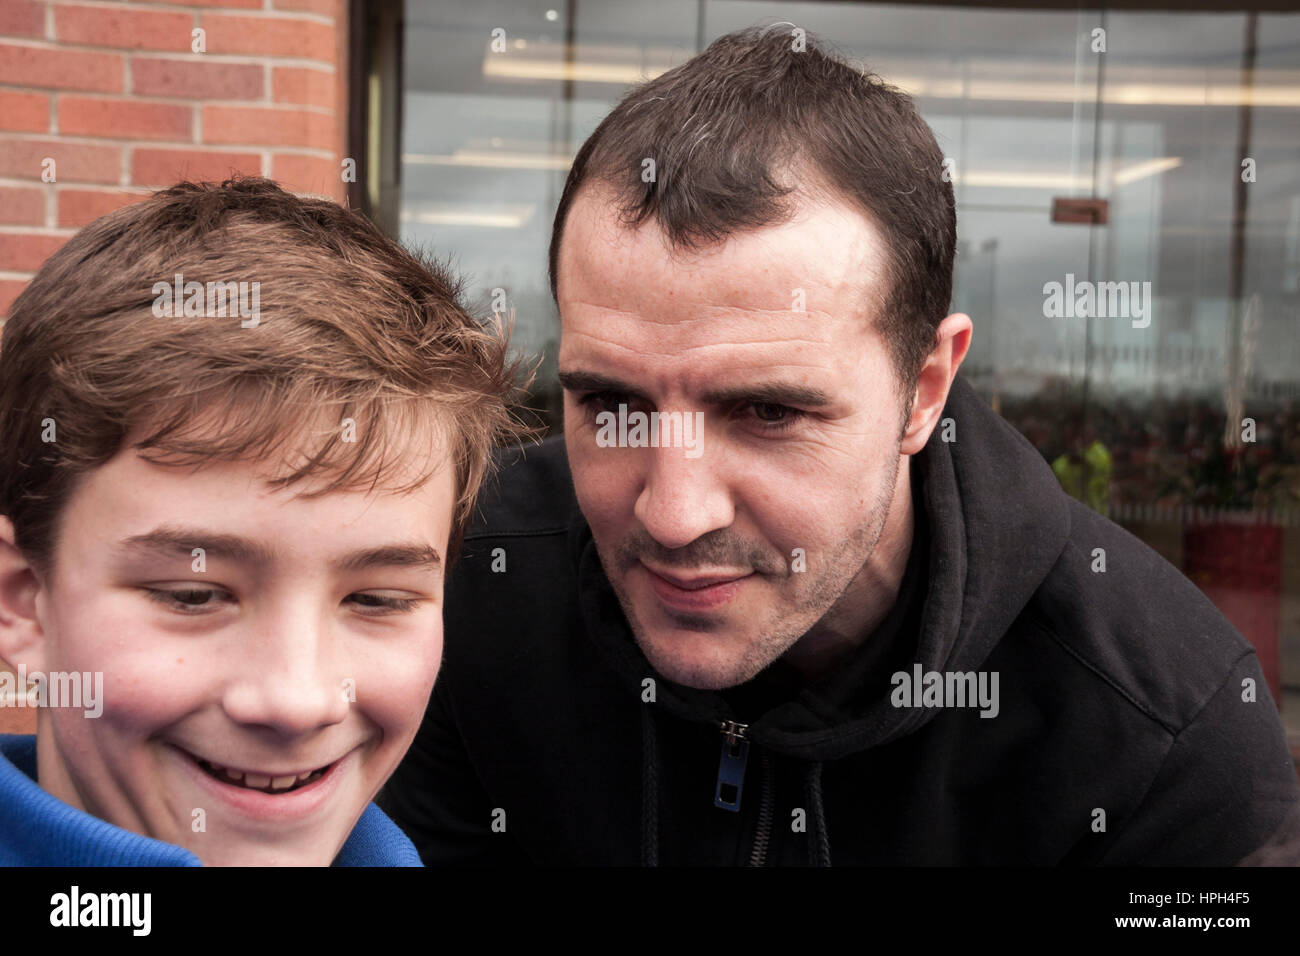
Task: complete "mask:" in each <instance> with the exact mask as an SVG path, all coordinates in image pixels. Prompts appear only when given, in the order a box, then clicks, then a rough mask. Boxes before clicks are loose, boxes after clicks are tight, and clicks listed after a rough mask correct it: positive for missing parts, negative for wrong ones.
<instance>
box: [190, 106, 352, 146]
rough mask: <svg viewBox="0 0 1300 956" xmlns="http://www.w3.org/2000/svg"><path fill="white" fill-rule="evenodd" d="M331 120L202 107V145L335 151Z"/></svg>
mask: <svg viewBox="0 0 1300 956" xmlns="http://www.w3.org/2000/svg"><path fill="white" fill-rule="evenodd" d="M337 134H338V130H337V126H336V122H335V118H334V117H333V116H330V115H327V114H324V113H312V112H309V111H308V110H295V109H272V108H269V107H252V106H204V107H203V141H204V142H205V143H231V144H236V143H248V144H251V143H256V144H257V145H259V146H298V147H302V148H309V149H328V150H334V149H336V148H337V146H338V143H337Z"/></svg>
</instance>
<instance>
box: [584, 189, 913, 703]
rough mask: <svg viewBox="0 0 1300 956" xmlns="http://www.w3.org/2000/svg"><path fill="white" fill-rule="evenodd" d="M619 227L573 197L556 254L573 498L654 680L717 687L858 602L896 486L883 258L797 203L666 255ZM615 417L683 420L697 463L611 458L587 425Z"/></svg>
mask: <svg viewBox="0 0 1300 956" xmlns="http://www.w3.org/2000/svg"><path fill="white" fill-rule="evenodd" d="M616 215H617V213H616V208H615V205H614V203H613V202H611V201H609V199H608V197H606V196H602V195H601V194H600V193H599V192H594V191H592V190H590V189H589V190H587V191H584V192H583V193H582V194H580V195H579V197H578V199H577V201H576V202H575V203H574V205H573V206H572V207H571V210H570V212H569V215H568V219H567V221H566V225H565V232H564V238H563V242H562V245H561V253H560V262H559V286H558V300H559V308H560V314H561V317H562V323H563V335H562V340H561V345H560V356H559V368H560V377H561V382H562V384H563V385H564V386H565V399H564V403H565V404H564V419H565V422H564V431H565V438H566V443H567V446H568V455H569V461H570V464H571V467H572V471H573V480H574V484H575V487H576V491H577V495H578V500H579V503H580V505H581V507H582V510H583V513H584V515H585V516H586V518H587V521H588V523H589V524H590V526H591V530H592V534H593V536H594V539H595V543H596V547H597V551H598V553H599V555H600V559H601V563H602V565H603V566H604V569H605V571H606V573H607V574H608V576H609V579H610V582H611V584H612V585H613V587H614V590H615V592H616V593H617V594H618V597H619V600H620V602H621V603H622V606H623V609H624V611H625V613H626V615H627V618H628V621H629V623H630V625H631V627H632V630H633V633H634V634H635V636H636V639H637V641H638V643H639V644H640V646H641V648H642V650H643V651H644V652H645V654H646V657H647V658H648V659H649V661H650V663H651V664H652V665H653V666H654V667H655V668H656V670H658V671H659V672H660V673H661V674H663V675H664V676H665V677H667V678H669V679H670V680H673V681H676V682H678V683H681V684H685V685H687V686H692V687H700V688H715V689H716V688H722V687H729V686H734V685H736V684H739V683H743V682H744V681H746V680H748V679H750V678H751V677H753V676H754V675H755V674H757V673H758V672H759V671H760V670H762V669H763V668H764V667H766V666H767V665H768V664H770V663H771V662H772V661H774V660H775V659H776V658H778V657H779V656H781V655H782V654H784V653H785V652H786V651H787V650H788V649H790V648H791V647H792V646H793V645H794V644H795V642H796V641H798V640H799V638H800V637H801V636H803V635H804V634H805V633H806V632H808V631H809V629H810V628H812V627H813V625H814V624H816V623H817V622H818V621H820V620H822V619H823V618H824V617H826V616H827V615H833V614H843V613H844V611H845V609H846V608H848V607H850V606H851V605H853V603H854V600H855V597H860V593H861V591H862V589H863V586H864V582H863V577H864V574H863V571H864V567H865V566H866V564H867V562H868V559H869V558H870V557H871V555H872V553H873V550H874V549H875V548H876V547H877V544H878V542H879V541H880V539H881V534H882V530H883V529H884V528H885V527H886V518H887V517H888V515H889V513H890V508H891V503H892V502H893V501H894V493H895V490H896V488H898V487H899V486H900V485H901V484H902V483H903V482H904V481H905V480H906V474H907V473H906V470H902V471H900V469H899V463H900V447H901V446H900V427H901V423H902V419H903V414H904V407H903V402H902V400H901V399H900V397H899V395H898V391H897V379H896V377H895V374H894V372H893V368H892V365H891V363H890V361H889V357H888V354H887V352H886V349H885V345H884V342H883V341H882V340H881V338H880V337H879V335H878V334H877V333H876V332H875V330H874V322H873V319H874V315H873V312H874V310H875V308H877V306H874V305H871V303H878V302H880V301H881V300H882V299H883V297H884V293H885V291H886V286H885V279H884V277H883V265H884V251H883V246H882V241H881V239H880V237H879V235H878V233H877V231H876V230H875V229H874V228H873V226H872V225H871V223H870V222H869V221H868V220H867V219H866V218H865V217H863V216H861V215H860V214H858V213H856V212H855V211H853V210H852V209H851V208H849V207H847V206H842V205H837V204H812V203H809V204H805V205H803V206H801V207H800V210H799V213H798V215H797V216H796V217H795V218H794V219H793V220H792V221H791V222H789V223H788V224H785V225H779V226H773V227H769V228H764V229H760V230H757V231H751V232H747V233H742V234H739V235H735V236H732V237H731V238H730V239H729V240H728V241H727V242H725V243H724V244H721V245H717V246H713V247H709V248H707V249H704V250H702V251H698V252H692V253H677V254H671V253H670V252H669V250H668V249H667V247H666V245H665V243H664V240H663V238H662V234H661V233H660V232H659V230H658V228H657V227H656V226H654V225H653V224H647V225H645V226H642V227H641V228H639V229H637V230H628V229H626V228H624V227H622V226H620V225H619V224H618V222H617V219H616ZM620 404H624V405H626V406H627V412H628V413H629V414H631V413H635V412H643V413H646V414H647V415H648V414H649V413H651V412H656V411H657V412H661V413H667V412H680V413H682V415H683V420H684V421H685V420H686V419H687V418H689V419H690V420H691V422H692V423H693V422H694V421H699V422H700V424H701V429H702V431H701V434H700V435H699V436H696V437H697V438H698V439H699V442H698V445H697V446H696V447H695V448H694V449H692V448H689V447H687V444H688V442H687V441H686V440H685V439H683V440H682V441H680V442H678V443H677V447H672V446H670V445H669V443H668V442H667V441H666V440H665V439H663V438H662V436H661V440H660V442H659V447H645V442H641V443H640V444H641V447H631V445H632V443H633V442H632V441H631V440H629V441H626V442H624V443H623V447H619V446H618V445H617V444H614V445H613V446H611V441H610V440H611V438H616V434H615V432H614V431H612V430H611V429H609V428H608V427H607V428H606V429H605V431H603V432H602V430H601V427H600V426H601V425H602V424H603V423H604V424H608V422H609V420H610V419H609V418H608V417H603V418H601V419H599V420H598V418H597V416H598V415H599V414H600V413H602V412H612V413H614V414H615V415H617V414H618V412H619V405H620ZM701 416H702V417H701ZM628 421H629V424H630V423H631V421H632V419H630V418H629V419H628ZM629 434H630V433H629ZM690 437H691V436H690V433H689V432H688V433H687V434H686V438H690Z"/></svg>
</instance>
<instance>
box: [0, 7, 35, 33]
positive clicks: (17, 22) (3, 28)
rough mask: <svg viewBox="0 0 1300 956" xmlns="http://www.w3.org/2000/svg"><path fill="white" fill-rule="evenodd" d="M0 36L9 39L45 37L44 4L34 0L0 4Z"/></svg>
mask: <svg viewBox="0 0 1300 956" xmlns="http://www.w3.org/2000/svg"><path fill="white" fill-rule="evenodd" d="M0 34H3V35H4V36H9V37H36V38H37V39H40V38H41V37H43V36H45V4H43V3H37V2H36V0H4V2H3V3H0Z"/></svg>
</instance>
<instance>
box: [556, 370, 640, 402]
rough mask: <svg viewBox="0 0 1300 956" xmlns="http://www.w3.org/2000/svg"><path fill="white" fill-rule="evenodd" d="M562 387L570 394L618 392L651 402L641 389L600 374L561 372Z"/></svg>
mask: <svg viewBox="0 0 1300 956" xmlns="http://www.w3.org/2000/svg"><path fill="white" fill-rule="evenodd" d="M559 378H560V385H561V386H563V388H564V389H565V390H566V391H569V392H618V393H619V394H622V395H627V396H628V397H629V398H636V399H640V400H641V401H649V396H647V395H646V394H645V393H644V392H642V391H641V390H640V389H638V388H636V387H635V386H633V385H629V384H627V383H626V382H620V381H619V380H618V379H616V378H610V377H609V376H608V375H601V374H600V373H599V372H561V373H560V375H559Z"/></svg>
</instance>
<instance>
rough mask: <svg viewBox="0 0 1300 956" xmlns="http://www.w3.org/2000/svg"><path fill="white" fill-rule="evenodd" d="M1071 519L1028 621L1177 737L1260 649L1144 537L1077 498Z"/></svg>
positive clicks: (1024, 620) (1025, 616) (1028, 611)
mask: <svg viewBox="0 0 1300 956" xmlns="http://www.w3.org/2000/svg"><path fill="white" fill-rule="evenodd" d="M1070 523H1071V526H1070V533H1069V538H1068V541H1067V543H1066V546H1065V548H1064V549H1063V551H1062V552H1061V556H1060V558H1059V559H1058V561H1057V562H1056V564H1055V565H1054V566H1053V568H1052V570H1051V572H1050V573H1049V574H1048V575H1047V577H1046V578H1045V579H1044V580H1043V582H1042V584H1041V585H1040V586H1039V588H1038V590H1037V592H1036V593H1035V595H1034V597H1033V600H1032V601H1031V602H1030V604H1029V605H1028V606H1027V607H1026V609H1025V613H1024V614H1023V615H1022V618H1021V621H1022V624H1025V625H1028V627H1029V629H1030V630H1032V631H1034V632H1037V633H1039V634H1040V635H1045V636H1046V637H1047V638H1048V639H1050V640H1051V641H1053V642H1055V643H1056V644H1057V645H1058V646H1059V648H1060V649H1061V650H1062V651H1063V652H1064V653H1066V654H1068V655H1069V656H1071V657H1072V658H1074V660H1075V662H1076V663H1077V664H1078V666H1079V667H1081V668H1083V669H1084V670H1086V671H1088V672H1091V675H1092V678H1091V679H1092V680H1094V681H1098V682H1100V683H1101V684H1102V685H1105V686H1106V687H1108V688H1109V689H1110V691H1112V692H1114V693H1116V694H1119V695H1121V696H1123V697H1124V698H1126V699H1127V700H1128V702H1129V704H1130V705H1131V706H1132V707H1134V708H1136V709H1137V710H1139V711H1141V712H1143V713H1144V714H1145V715H1146V717H1148V718H1150V719H1151V720H1153V721H1155V722H1156V723H1158V724H1160V725H1162V726H1163V727H1164V728H1165V729H1166V730H1168V731H1170V732H1171V733H1174V734H1176V733H1177V732H1178V731H1179V730H1181V729H1182V728H1184V727H1186V726H1187V725H1188V724H1189V723H1191V721H1193V720H1194V719H1195V718H1196V716H1197V715H1198V714H1199V713H1200V712H1201V710H1202V709H1203V708H1204V706H1205V704H1206V703H1207V702H1208V701H1209V700H1210V699H1211V698H1212V697H1213V696H1214V695H1215V694H1216V693H1218V692H1219V691H1220V690H1221V689H1222V688H1223V685H1224V682H1225V681H1226V680H1227V679H1228V678H1229V677H1230V676H1231V675H1233V674H1234V673H1237V672H1238V671H1239V670H1241V668H1242V665H1243V663H1244V662H1243V658H1247V657H1250V656H1251V655H1252V653H1253V648H1252V647H1251V645H1250V643H1249V642H1248V641H1246V639H1245V638H1243V637H1242V636H1241V634H1240V633H1238V632H1237V630H1236V629H1235V628H1234V627H1233V626H1232V624H1231V623H1230V622H1229V621H1228V620H1227V619H1226V618H1225V617H1224V616H1223V614H1222V613H1221V612H1220V611H1219V609H1218V608H1217V607H1215V605H1214V604H1213V602H1211V601H1210V600H1209V598H1207V597H1206V596H1205V595H1204V594H1203V593H1202V592H1201V590H1200V589H1199V588H1197V587H1196V585H1195V584H1193V583H1192V582H1191V581H1190V580H1188V578H1187V577H1186V576H1185V575H1184V574H1183V573H1182V572H1181V571H1179V570H1178V569H1177V568H1175V567H1174V566H1173V565H1172V564H1170V563H1169V562H1168V561H1167V560H1166V559H1165V558H1164V557H1162V556H1161V555H1160V554H1158V553H1157V552H1156V551H1155V550H1154V549H1152V548H1151V547H1150V546H1148V545H1147V544H1146V543H1144V542H1143V541H1141V540H1140V539H1138V538H1137V537H1136V536H1134V535H1133V534H1131V533H1130V532H1128V531H1126V530H1125V529H1124V528H1122V527H1120V526H1119V525H1118V524H1115V523H1114V522H1112V521H1110V520H1109V519H1107V518H1105V517H1103V516H1101V515H1099V514H1097V513H1096V512H1095V511H1093V510H1091V509H1090V508H1088V507H1087V506H1085V505H1083V504H1081V503H1079V502H1077V501H1074V500H1073V499H1071V501H1070Z"/></svg>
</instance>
